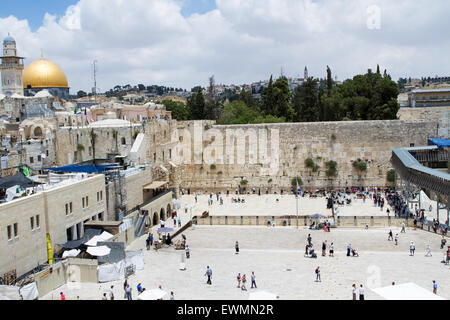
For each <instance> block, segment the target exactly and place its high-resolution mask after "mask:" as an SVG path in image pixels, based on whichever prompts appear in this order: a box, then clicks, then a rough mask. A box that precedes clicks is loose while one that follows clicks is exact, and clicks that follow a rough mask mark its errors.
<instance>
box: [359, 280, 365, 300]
mask: <svg viewBox="0 0 450 320" xmlns="http://www.w3.org/2000/svg"><path fill="white" fill-rule="evenodd" d="M359 300H364V288H363V285H362V284H361V285H360V286H359Z"/></svg>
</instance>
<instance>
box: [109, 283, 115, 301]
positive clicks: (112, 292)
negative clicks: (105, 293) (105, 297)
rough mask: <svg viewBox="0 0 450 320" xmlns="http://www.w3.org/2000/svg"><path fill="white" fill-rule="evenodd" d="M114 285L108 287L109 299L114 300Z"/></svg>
mask: <svg viewBox="0 0 450 320" xmlns="http://www.w3.org/2000/svg"><path fill="white" fill-rule="evenodd" d="M113 289H114V286H111V288H110V289H109V299H110V300H114V291H113Z"/></svg>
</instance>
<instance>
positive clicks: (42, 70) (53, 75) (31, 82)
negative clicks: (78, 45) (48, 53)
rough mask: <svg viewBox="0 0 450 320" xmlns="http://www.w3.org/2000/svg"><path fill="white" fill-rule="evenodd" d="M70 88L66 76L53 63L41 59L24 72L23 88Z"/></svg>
mask: <svg viewBox="0 0 450 320" xmlns="http://www.w3.org/2000/svg"><path fill="white" fill-rule="evenodd" d="M28 86H31V88H69V84H68V82H67V78H66V75H65V74H64V72H63V71H62V70H61V68H60V67H58V66H57V65H56V64H54V63H53V62H51V61H48V60H47V59H44V58H41V59H39V60H36V61H34V62H32V63H30V65H29V66H28V67H26V68H25V70H23V88H24V89H28Z"/></svg>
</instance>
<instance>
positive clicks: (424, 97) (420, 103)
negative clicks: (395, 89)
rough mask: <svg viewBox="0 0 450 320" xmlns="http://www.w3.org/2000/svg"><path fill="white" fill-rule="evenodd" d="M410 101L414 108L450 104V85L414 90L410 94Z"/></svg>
mask: <svg viewBox="0 0 450 320" xmlns="http://www.w3.org/2000/svg"><path fill="white" fill-rule="evenodd" d="M408 102H409V106H410V107H413V108H416V107H447V106H450V87H448V88H439V89H417V90H413V91H411V92H410V93H409V94H408Z"/></svg>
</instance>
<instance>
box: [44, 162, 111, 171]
mask: <svg viewBox="0 0 450 320" xmlns="http://www.w3.org/2000/svg"><path fill="white" fill-rule="evenodd" d="M115 166H116V165H115V164H97V165H84V166H78V165H74V164H71V165H68V166H64V167H58V168H45V169H44V170H49V171H59V172H85V173H103V172H105V171H106V170H108V168H110V167H115Z"/></svg>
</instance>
